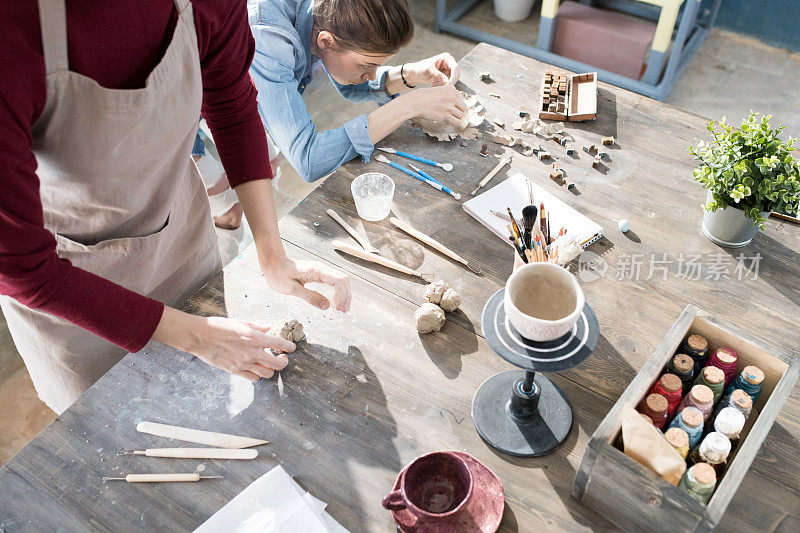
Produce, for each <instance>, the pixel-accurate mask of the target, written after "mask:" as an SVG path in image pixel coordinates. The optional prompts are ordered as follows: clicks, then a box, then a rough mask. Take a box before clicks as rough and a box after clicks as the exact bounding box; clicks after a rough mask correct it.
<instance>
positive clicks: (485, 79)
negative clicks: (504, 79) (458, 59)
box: [478, 72, 492, 83]
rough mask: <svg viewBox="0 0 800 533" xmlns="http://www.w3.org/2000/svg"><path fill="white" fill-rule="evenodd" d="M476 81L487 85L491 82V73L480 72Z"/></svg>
mask: <svg viewBox="0 0 800 533" xmlns="http://www.w3.org/2000/svg"><path fill="white" fill-rule="evenodd" d="M478 79H480V80H481V81H483V82H486V83H489V82H490V81H492V73H491V72H481V73H479V74H478Z"/></svg>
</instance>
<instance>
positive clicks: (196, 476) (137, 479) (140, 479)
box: [103, 472, 222, 483]
mask: <svg viewBox="0 0 800 533" xmlns="http://www.w3.org/2000/svg"><path fill="white" fill-rule="evenodd" d="M201 479H222V476H201V475H200V473H199V472H194V473H192V474H128V475H127V476H125V477H104V478H103V482H104V483H105V482H106V481H127V482H128V483H165V482H171V481H200V480H201Z"/></svg>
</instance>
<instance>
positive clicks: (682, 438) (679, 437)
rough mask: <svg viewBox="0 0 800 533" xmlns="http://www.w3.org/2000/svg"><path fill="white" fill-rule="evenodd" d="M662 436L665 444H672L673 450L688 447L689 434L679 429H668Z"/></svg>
mask: <svg viewBox="0 0 800 533" xmlns="http://www.w3.org/2000/svg"><path fill="white" fill-rule="evenodd" d="M664 436H665V437H666V438H667V442H669V443H670V444H672V446H674V447H675V448H685V447H687V446H689V434H688V433H686V432H685V431H684V430H682V429H681V428H669V429H668V430H667V432H666V433H664Z"/></svg>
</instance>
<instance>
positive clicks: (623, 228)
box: [617, 218, 631, 233]
mask: <svg viewBox="0 0 800 533" xmlns="http://www.w3.org/2000/svg"><path fill="white" fill-rule="evenodd" d="M617 227H619V230H620V231H621V232H622V233H627V232H628V230H629V229H631V225H630V224H629V223H628V221H627V220H626V219H624V218H621V219H620V220H619V222H617Z"/></svg>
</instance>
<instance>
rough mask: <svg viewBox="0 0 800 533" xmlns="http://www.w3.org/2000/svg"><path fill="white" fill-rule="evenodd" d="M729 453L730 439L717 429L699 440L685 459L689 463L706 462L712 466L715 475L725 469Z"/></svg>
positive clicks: (718, 474)
mask: <svg viewBox="0 0 800 533" xmlns="http://www.w3.org/2000/svg"><path fill="white" fill-rule="evenodd" d="M730 453H731V441H730V440H728V437H726V436H725V435H723V434H722V433H720V432H719V431H712V432H711V433H709V434H708V435H706V436H705V438H704V439H703V440H702V441H701V442H700V445H699V446H698V447H696V448H695V449H694V450H692V451H691V452H690V453H689V457H688V459H687V460H686V461H687V462H688V463H689V464H690V465H694V464H698V463H708V464H710V465H711V467H712V468H714V471H715V472H716V473H717V477H719V476H720V475H721V474H722V471H723V470H724V469H725V463H726V462H727V460H728V455H729V454H730Z"/></svg>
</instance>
